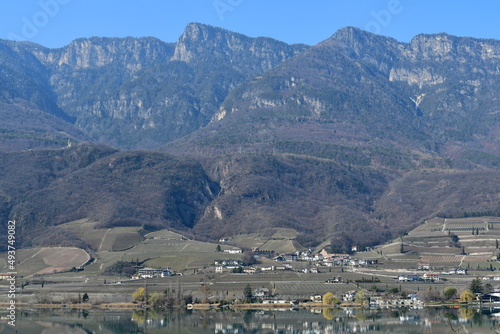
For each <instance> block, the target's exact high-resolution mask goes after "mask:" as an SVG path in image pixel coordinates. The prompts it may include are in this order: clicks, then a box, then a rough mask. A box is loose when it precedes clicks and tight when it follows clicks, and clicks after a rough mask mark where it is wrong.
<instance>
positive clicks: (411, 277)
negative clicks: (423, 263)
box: [397, 268, 500, 282]
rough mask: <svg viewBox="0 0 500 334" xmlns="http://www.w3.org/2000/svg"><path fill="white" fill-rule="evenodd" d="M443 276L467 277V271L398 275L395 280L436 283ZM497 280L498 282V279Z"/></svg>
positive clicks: (453, 270)
mask: <svg viewBox="0 0 500 334" xmlns="http://www.w3.org/2000/svg"><path fill="white" fill-rule="evenodd" d="M444 275H467V269H462V268H458V269H452V270H450V271H448V272H442V273H433V272H428V273H423V274H407V275H399V276H398V278H397V280H398V281H399V282H418V281H427V282H428V281H431V282H438V281H441V280H442V276H444ZM483 279H484V278H483ZM498 279H499V280H500V277H499V278H498Z"/></svg>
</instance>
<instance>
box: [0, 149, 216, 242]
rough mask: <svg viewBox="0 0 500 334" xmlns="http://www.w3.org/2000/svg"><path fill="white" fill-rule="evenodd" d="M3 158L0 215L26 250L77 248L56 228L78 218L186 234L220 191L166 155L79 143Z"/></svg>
mask: <svg viewBox="0 0 500 334" xmlns="http://www.w3.org/2000/svg"><path fill="white" fill-rule="evenodd" d="M1 155H2V159H1V163H0V180H2V183H0V194H1V195H2V197H4V199H5V201H3V202H2V203H3V207H2V208H1V209H2V211H1V216H2V219H3V221H7V220H8V219H9V218H10V219H15V220H16V221H17V223H18V224H17V226H18V231H17V232H18V236H17V238H18V239H19V240H18V241H19V242H20V244H23V245H29V244H44V245H47V244H71V243H73V244H75V242H76V245H79V246H81V241H80V242H77V240H75V238H74V237H72V236H71V235H69V234H68V233H67V232H65V231H62V230H58V229H57V227H55V226H57V225H59V224H61V223H65V222H69V221H73V220H76V219H81V218H91V219H93V220H97V221H98V222H99V224H98V227H99V228H105V227H106V228H107V227H114V226H145V227H146V228H150V229H155V228H167V227H168V228H171V229H174V230H188V229H190V228H192V227H193V225H194V224H195V223H196V221H197V220H198V216H199V215H200V213H202V212H203V210H204V207H205V206H206V205H207V204H208V203H209V202H210V201H211V199H212V198H213V197H214V196H215V195H216V194H217V191H218V185H217V184H215V183H213V182H211V181H210V179H208V177H207V176H206V175H205V173H204V171H203V169H202V168H201V166H200V165H199V164H198V163H197V162H196V161H194V160H191V159H185V158H178V157H173V156H170V155H168V154H164V153H154V152H142V151H129V152H116V151H114V150H112V149H109V148H106V147H102V148H101V147H94V146H92V145H83V146H77V147H74V148H67V149H60V150H43V151H30V152H18V153H8V154H1ZM19 161H23V165H22V166H19V164H17V162H19ZM2 225H4V224H2ZM3 227H5V226H3Z"/></svg>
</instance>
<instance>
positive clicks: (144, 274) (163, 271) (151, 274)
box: [132, 268, 175, 279]
mask: <svg viewBox="0 0 500 334" xmlns="http://www.w3.org/2000/svg"><path fill="white" fill-rule="evenodd" d="M174 275H175V272H174V271H173V270H172V268H139V270H137V274H135V275H132V279H141V278H158V277H169V276H174Z"/></svg>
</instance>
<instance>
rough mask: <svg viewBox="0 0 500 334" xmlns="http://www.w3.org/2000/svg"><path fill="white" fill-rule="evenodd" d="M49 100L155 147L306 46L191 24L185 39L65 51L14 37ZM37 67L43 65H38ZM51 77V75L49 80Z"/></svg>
mask: <svg viewBox="0 0 500 334" xmlns="http://www.w3.org/2000/svg"><path fill="white" fill-rule="evenodd" d="M10 44H12V45H14V46H15V47H14V48H13V49H11V52H14V53H13V54H14V58H15V57H20V55H21V54H23V55H24V56H23V57H30V58H31V59H30V62H28V64H29V66H30V68H29V71H31V72H34V73H37V72H40V71H41V73H43V75H42V78H41V81H40V82H37V83H35V84H34V85H33V86H35V87H36V88H37V89H40V90H41V92H42V94H45V95H47V96H48V97H50V98H47V99H46V100H48V102H44V104H43V105H41V106H39V107H41V109H42V110H44V111H46V112H51V113H56V111H55V110H58V114H61V115H63V114H67V115H69V116H70V117H69V118H68V119H70V118H71V120H73V121H74V122H75V125H76V127H77V128H79V129H80V130H81V131H83V132H84V133H85V134H87V135H88V136H89V137H90V138H93V140H95V141H99V142H103V143H107V144H111V145H113V146H116V147H120V148H154V147H157V146H159V145H161V144H164V143H166V142H169V141H171V140H174V139H177V138H179V137H182V136H184V135H186V134H189V133H190V132H192V131H195V130H197V129H199V128H201V127H203V126H205V125H206V124H207V123H208V122H209V121H210V119H211V118H212V116H213V114H214V112H215V111H216V110H217V109H218V108H219V106H220V104H221V103H222V101H223V100H224V98H225V97H226V95H227V94H228V92H229V91H231V90H232V89H233V88H234V87H236V86H237V85H238V84H240V83H241V82H243V81H244V80H246V79H248V78H250V77H252V76H255V75H258V74H260V73H262V72H265V71H267V70H269V69H271V68H273V67H274V66H276V65H277V64H279V63H281V62H283V61H284V60H286V59H288V58H290V57H292V56H294V55H296V54H298V53H300V52H301V51H303V50H305V49H306V48H307V46H305V45H287V44H286V43H282V42H279V41H276V40H273V39H270V38H250V37H246V36H243V35H241V34H237V33H232V32H230V31H227V30H224V29H219V28H214V27H210V26H207V25H203V24H189V25H188V26H187V28H186V30H185V32H184V33H183V34H182V36H181V37H180V38H179V41H178V42H177V43H165V42H162V41H160V40H158V39H156V38H152V37H145V38H131V37H127V38H100V37H92V38H82V39H77V40H75V41H73V42H72V43H70V44H69V45H67V46H65V47H63V48H59V49H48V48H45V47H42V46H40V45H36V44H32V43H10ZM35 69H36V71H34V70H35ZM42 79H43V80H42Z"/></svg>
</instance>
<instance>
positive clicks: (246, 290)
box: [243, 284, 253, 303]
mask: <svg viewBox="0 0 500 334" xmlns="http://www.w3.org/2000/svg"><path fill="white" fill-rule="evenodd" d="M252 297H253V293H252V288H251V287H250V284H247V286H245V288H244V289H243V298H245V302H247V303H249V302H251V301H252Z"/></svg>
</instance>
